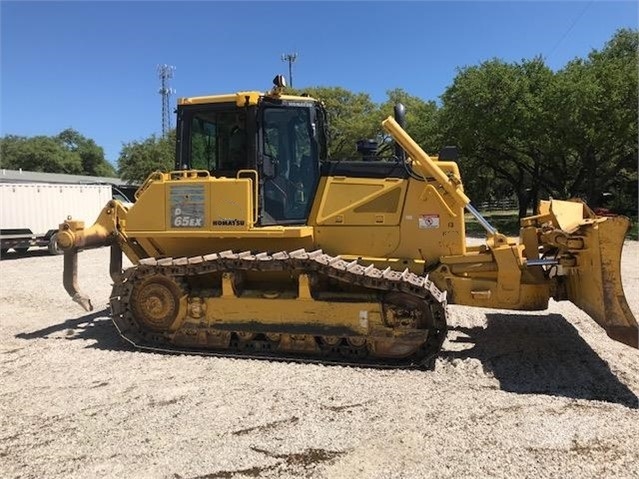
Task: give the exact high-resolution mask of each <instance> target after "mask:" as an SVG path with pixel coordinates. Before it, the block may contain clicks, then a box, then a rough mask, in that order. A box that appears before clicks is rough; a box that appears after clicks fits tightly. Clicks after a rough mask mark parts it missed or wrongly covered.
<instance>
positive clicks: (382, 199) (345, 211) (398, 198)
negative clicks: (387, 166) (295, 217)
mask: <svg viewBox="0 0 639 479" xmlns="http://www.w3.org/2000/svg"><path fill="white" fill-rule="evenodd" d="M405 193H406V181H404V180H400V179H397V178H383V179H371V178H346V177H342V176H339V177H329V178H327V179H326V183H325V188H324V189H322V190H321V194H322V198H321V201H320V204H319V209H318V212H317V219H316V221H317V224H318V225H339V224H342V225H397V224H399V219H400V216H401V210H402V207H403V203H404V196H405Z"/></svg>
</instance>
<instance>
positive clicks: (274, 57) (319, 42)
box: [0, 0, 639, 164]
mask: <svg viewBox="0 0 639 479" xmlns="http://www.w3.org/2000/svg"><path fill="white" fill-rule="evenodd" d="M637 5H638V4H637V3H636V2H621V1H590V2H580V1H562V2H532V1H528V2H523V1H522V2H497V1H495V2H479V1H475V2H457V1H449V2H434V1H433V2H427V1H423V2H417V1H412V2H371V1H368V2H366V1H359V2H301V1H300V2H292V1H291V2H268V1H262V2H242V1H236V2H212V1H211V2H205V1H199V2H157V1H156V2H153V1H143V2H123V1H111V2H72V1H69V2H28V1H20V2H12V1H4V0H3V1H1V2H0V40H1V43H0V60H1V64H0V66H1V73H2V74H1V77H0V82H1V85H0V90H1V98H0V100H1V103H0V105H1V106H0V134H1V135H6V134H17V135H25V136H31V135H41V134H43V135H54V134H57V133H59V132H60V131H62V130H64V129H65V128H74V129H76V130H78V131H79V132H80V133H81V134H83V135H84V136H86V137H89V138H92V139H94V140H95V141H96V143H97V144H98V145H100V146H102V147H103V148H104V150H105V153H106V157H107V159H108V160H109V161H111V162H112V163H114V164H115V163H116V161H117V158H118V155H119V153H120V149H121V147H122V144H123V143H127V142H130V141H132V140H141V139H144V138H146V137H148V136H149V135H151V134H153V133H155V134H159V133H160V132H161V105H162V104H161V97H160V95H159V94H158V88H159V79H158V77H157V73H156V67H157V65H158V64H169V65H174V66H175V67H176V70H175V75H174V78H173V80H172V81H171V86H172V87H173V88H175V89H176V90H177V94H176V95H174V96H173V97H172V98H171V106H172V108H173V107H174V105H175V100H176V98H177V97H180V96H195V95H205V94H214V93H228V92H234V91H238V90H262V91H265V90H267V89H269V88H270V86H271V80H272V78H273V76H275V74H277V73H283V74H286V73H287V72H288V67H287V64H285V63H284V62H282V60H281V55H282V53H288V52H296V53H297V54H298V59H297V61H296V62H295V64H294V65H293V81H294V85H295V87H304V86H319V85H322V86H342V87H344V88H347V89H349V90H352V91H355V92H365V93H368V94H370V95H371V97H372V99H373V100H374V101H376V102H382V101H384V100H385V98H386V91H388V90H390V89H393V88H403V89H405V90H406V91H408V92H409V93H410V94H412V95H415V96H419V97H421V98H423V99H424V100H438V99H439V96H440V95H441V94H442V93H443V92H444V90H445V89H446V87H447V86H448V85H450V84H451V82H452V80H453V78H454V77H455V73H456V69H457V68H458V67H463V66H468V65H476V64H479V63H480V62H482V61H484V60H487V59H490V58H494V57H498V58H501V59H503V60H506V61H520V60H522V59H524V58H532V57H534V56H535V55H542V56H543V57H544V58H545V60H546V63H547V64H548V65H549V66H550V67H551V68H553V69H555V70H557V69H560V68H561V67H562V66H564V65H565V64H566V62H568V61H569V60H571V59H573V58H575V57H585V56H586V55H587V54H588V52H590V51H591V50H592V49H593V48H596V49H600V48H602V47H603V45H604V43H605V42H606V41H607V40H609V39H610V38H611V37H612V35H613V33H614V32H615V31H616V30H617V29H619V28H622V27H630V28H637V25H638V16H639V13H638V6H637ZM172 122H173V124H174V123H175V121H174V119H172Z"/></svg>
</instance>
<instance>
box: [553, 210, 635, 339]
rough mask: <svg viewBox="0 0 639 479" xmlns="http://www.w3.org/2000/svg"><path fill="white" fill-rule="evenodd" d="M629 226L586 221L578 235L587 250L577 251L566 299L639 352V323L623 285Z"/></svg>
mask: <svg viewBox="0 0 639 479" xmlns="http://www.w3.org/2000/svg"><path fill="white" fill-rule="evenodd" d="M584 206H585V205H584ZM586 208H587V207H586ZM629 225H630V221H629V220H628V219H627V218H625V217H623V216H614V217H606V218H596V219H594V220H592V219H591V220H585V221H583V222H582V224H581V225H579V226H578V227H577V228H578V231H576V232H575V234H576V235H579V236H582V238H583V241H584V247H583V249H580V250H578V251H575V253H576V256H577V265H576V268H575V269H574V270H572V271H570V273H569V274H568V275H567V276H564V279H565V281H566V293H567V299H569V300H570V301H571V302H572V303H574V304H575V305H577V306H578V307H579V308H581V309H582V310H584V311H585V312H586V313H588V314H589V315H590V316H591V317H592V318H593V319H594V320H595V321H596V322H597V323H599V325H600V326H601V327H603V328H604V329H605V330H606V333H607V334H608V336H610V337H611V338H612V339H614V340H616V341H620V342H622V343H625V344H627V345H629V346H632V347H634V348H637V347H639V330H638V329H637V320H636V319H635V317H634V315H633V314H632V311H631V310H630V307H629V306H628V302H627V301H626V297H625V295H624V292H623V286H622V284H621V250H622V249H623V243H624V238H625V235H626V232H627V231H628V227H629ZM575 227H576V225H575ZM577 228H576V229H577Z"/></svg>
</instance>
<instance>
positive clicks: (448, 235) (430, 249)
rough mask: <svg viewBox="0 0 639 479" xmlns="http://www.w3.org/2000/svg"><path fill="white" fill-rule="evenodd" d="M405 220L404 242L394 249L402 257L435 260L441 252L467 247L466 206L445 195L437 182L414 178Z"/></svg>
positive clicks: (455, 252) (460, 251)
mask: <svg viewBox="0 0 639 479" xmlns="http://www.w3.org/2000/svg"><path fill="white" fill-rule="evenodd" d="M408 183H409V186H408V192H407V194H406V202H405V206H404V211H403V212H402V220H401V223H400V237H401V244H400V245H399V247H398V248H397V249H396V250H395V251H393V252H392V254H393V255H394V256H397V257H402V258H420V259H423V260H425V261H426V263H427V264H429V265H430V264H435V263H437V262H438V261H439V258H440V257H441V256H447V255H460V254H464V253H465V252H466V250H465V242H466V236H465V230H464V228H465V226H464V214H463V209H462V208H461V207H460V206H459V205H457V204H456V203H455V202H454V201H452V198H451V197H450V196H449V195H446V198H443V197H442V196H441V194H440V192H439V191H440V190H438V189H437V188H435V187H434V186H433V185H436V183H435V182H429V183H425V182H420V181H415V180H410V181H409V182H408Z"/></svg>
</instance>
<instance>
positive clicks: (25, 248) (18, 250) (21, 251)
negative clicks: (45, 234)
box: [13, 246, 29, 256]
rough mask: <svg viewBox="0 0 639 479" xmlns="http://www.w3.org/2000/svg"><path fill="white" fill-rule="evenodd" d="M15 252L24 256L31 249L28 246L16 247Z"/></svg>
mask: <svg viewBox="0 0 639 479" xmlns="http://www.w3.org/2000/svg"><path fill="white" fill-rule="evenodd" d="M13 251H15V252H16V253H18V254H19V255H21V256H22V255H23V254H26V253H27V251H29V247H28V246H21V247H20V248H15V247H14V248H13Z"/></svg>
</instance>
